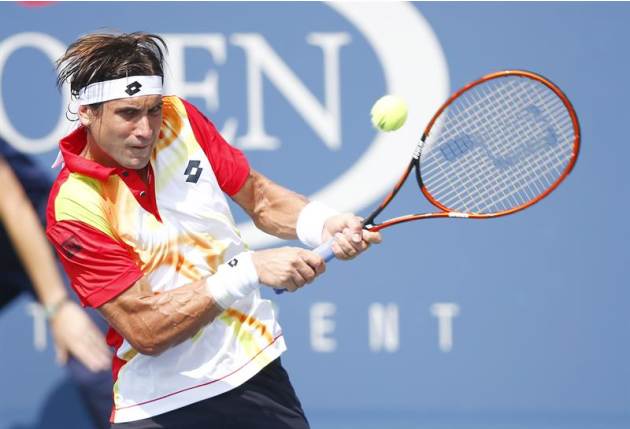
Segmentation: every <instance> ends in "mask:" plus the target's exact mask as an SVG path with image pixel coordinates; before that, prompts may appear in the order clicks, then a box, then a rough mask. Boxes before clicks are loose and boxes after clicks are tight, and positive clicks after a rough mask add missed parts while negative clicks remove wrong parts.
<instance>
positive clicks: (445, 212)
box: [363, 70, 580, 231]
mask: <svg viewBox="0 0 630 429" xmlns="http://www.w3.org/2000/svg"><path fill="white" fill-rule="evenodd" d="M506 76H516V77H519V76H520V77H525V78H529V79H533V80H536V81H538V82H540V83H542V84H543V85H545V86H547V87H548V88H549V89H550V90H552V91H553V92H554V93H555V94H556V95H557V96H558V97H559V98H560V100H562V103H563V104H564V105H565V107H566V108H567V111H568V113H569V116H570V117H571V121H572V123H573V129H574V133H575V137H574V140H573V152H572V154H571V159H570V160H569V162H568V164H567V166H566V167H565V169H564V171H563V172H562V174H561V175H560V176H559V177H558V179H556V181H555V182H553V183H552V184H551V185H550V186H549V187H548V188H547V189H546V190H545V191H544V192H543V193H541V194H540V195H538V196H537V197H536V198H533V199H532V200H530V201H527V202H526V203H524V204H521V205H519V206H516V207H513V208H511V209H509V210H505V211H500V212H496V213H461V212H455V211H452V210H451V209H449V208H448V207H446V206H444V205H442V204H441V203H440V202H439V201H437V200H436V199H435V198H434V197H433V196H432V195H431V193H430V192H429V191H428V190H427V189H426V187H425V186H424V184H423V183H422V177H421V172H420V155H421V153H418V154H417V157H416V156H414V157H413V158H412V160H411V161H410V162H409V165H408V166H407V168H406V169H405V171H404V172H403V174H402V176H400V179H399V180H398V182H396V185H395V186H394V188H393V189H392V191H391V192H390V193H389V194H388V195H387V196H386V197H385V198H384V199H383V201H382V202H381V204H380V205H379V206H378V207H377V208H376V209H375V210H374V211H373V212H372V213H371V214H370V215H369V216H368V217H367V218H366V219H365V220H364V221H363V225H364V227H365V228H366V229H368V230H370V231H380V230H381V229H383V228H388V227H390V226H393V225H397V224H400V223H405V222H410V221H413V220H419V219H432V218H445V217H460V218H469V219H488V218H494V217H499V216H505V215H509V214H512V213H516V212H518V211H521V210H523V209H526V208H527V207H529V206H531V205H533V204H536V203H537V202H539V201H540V200H542V199H543V198H545V197H546V196H547V195H549V194H550V193H551V192H552V191H553V190H554V189H556V188H557V187H558V185H559V184H560V183H561V182H562V181H563V180H564V179H565V178H566V177H567V176H568V175H569V173H570V172H571V170H572V169H573V167H574V165H575V163H576V161H577V158H578V153H579V150H580V123H579V121H578V117H577V114H576V113H575V109H574V108H573V105H572V104H571V102H570V101H569V99H568V98H567V96H566V95H565V94H564V93H563V92H562V91H561V90H560V88H558V87H557V86H556V85H554V84H553V83H552V82H551V81H549V80H548V79H546V78H544V77H542V76H540V75H538V74H536V73H532V72H529V71H524V70H504V71H500V72H495V73H490V74H487V75H485V76H483V77H481V78H480V79H478V80H476V81H474V82H471V83H469V84H468V85H466V86H464V87H463V88H461V89H460V90H459V91H457V92H455V93H454V94H453V95H451V96H450V97H449V99H448V100H446V102H444V104H442V106H441V107H440V108H439V109H438V110H437V112H436V113H435V114H434V115H433V117H432V118H431V120H430V121H429V124H428V125H427V126H426V128H425V130H424V132H423V133H422V137H421V142H420V143H419V146H421V145H422V144H423V143H424V142H425V140H426V138H427V137H428V136H429V134H430V133H431V129H432V128H433V125H434V124H435V122H436V121H437V118H439V116H440V115H441V114H442V112H443V111H444V110H445V109H446V108H448V106H450V105H451V104H452V103H453V102H454V101H455V100H456V99H457V98H458V97H459V96H460V95H462V94H463V93H465V92H466V91H469V90H470V89H471V88H474V87H475V86H477V85H480V84H482V83H484V82H487V81H489V80H492V79H497V78H501V77H506ZM414 168H415V170H416V179H417V181H418V185H419V186H420V190H421V191H422V193H423V194H424V196H425V197H426V198H427V199H428V200H429V202H430V203H431V204H433V205H434V206H435V207H437V208H439V209H440V210H442V211H441V212H435V213H416V214H410V215H406V216H399V217H395V218H392V219H390V220H387V221H385V222H383V223H380V224H376V225H373V224H372V223H373V222H374V219H375V218H376V216H378V215H379V214H380V213H381V212H382V211H383V210H384V209H385V207H387V205H388V204H389V203H390V201H391V200H392V199H393V198H394V197H395V196H396V194H397V193H398V191H399V190H400V188H401V187H402V186H403V184H404V183H405V181H406V180H407V177H408V176H409V173H411V170H412V169H414Z"/></svg>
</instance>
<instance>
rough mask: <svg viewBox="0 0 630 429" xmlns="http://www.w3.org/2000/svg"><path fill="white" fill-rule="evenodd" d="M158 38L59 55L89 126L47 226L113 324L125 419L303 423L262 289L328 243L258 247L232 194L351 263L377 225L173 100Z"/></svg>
mask: <svg viewBox="0 0 630 429" xmlns="http://www.w3.org/2000/svg"><path fill="white" fill-rule="evenodd" d="M165 49H166V46H165V44H164V41H163V40H162V39H161V38H160V37H159V36H156V35H152V34H146V33H132V34H91V35H87V36H84V37H81V38H79V39H78V40H77V41H75V42H74V43H73V44H71V45H70V46H69V48H68V50H67V51H66V53H65V55H64V56H63V57H62V58H60V60H59V62H58V64H59V76H58V83H59V84H60V85H61V84H62V83H63V82H66V81H67V82H69V84H70V88H71V92H72V95H73V96H74V97H75V98H76V99H77V101H78V104H79V107H78V120H79V122H80V126H79V127H78V128H77V129H76V130H75V131H74V132H72V133H71V134H70V135H68V136H66V137H65V138H63V139H62V140H61V142H60V149H61V153H62V155H63V160H64V163H65V166H64V168H63V169H62V171H61V172H60V174H59V176H58V178H57V180H56V182H55V184H54V186H53V189H52V191H51V195H50V200H49V206H48V227H47V234H48V237H49V238H50V240H51V241H52V243H53V244H54V246H55V248H56V250H57V252H58V253H59V256H60V258H61V260H62V262H63V264H64V267H65V270H66V272H67V273H68V275H69V277H70V278H71V282H72V286H73V288H74V290H75V291H76V293H77V295H78V296H79V298H80V300H81V302H82V303H83V304H84V305H86V306H91V307H95V308H97V309H98V310H99V311H100V313H101V314H102V315H103V316H104V317H105V319H106V320H107V321H108V322H109V324H110V327H111V328H110V331H109V333H108V337H107V338H108V343H109V344H110V345H111V346H113V347H114V348H115V356H114V359H113V376H114V381H115V384H114V391H113V397H114V409H113V412H112V415H111V421H112V422H113V426H112V427H114V428H157V427H160V428H162V427H165V428H172V427H178V428H179V427H181V428H184V427H185V428H197V427H200V428H208V427H221V428H307V427H308V422H307V420H306V418H305V416H304V412H303V410H302V407H301V405H300V402H299V400H298V399H297V397H296V395H295V393H294V391H293V388H292V386H291V383H290V381H289V378H288V376H287V374H286V372H285V371H284V369H283V368H282V366H281V364H280V359H279V357H280V355H281V354H282V353H283V352H284V351H285V349H286V346H285V342H284V339H283V336H282V330H281V328H280V326H279V325H278V323H277V320H276V316H275V314H274V311H273V308H272V306H271V303H270V302H269V301H267V300H263V299H261V297H260V293H259V288H260V286H261V285H262V286H268V287H272V288H282V289H288V290H289V291H296V290H297V289H299V288H301V287H303V286H304V285H305V284H307V283H310V282H312V281H313V280H314V279H315V278H316V277H317V276H318V275H320V274H322V273H323V272H324V269H325V264H324V261H323V260H322V258H321V257H320V256H318V255H317V254H316V253H314V252H311V251H309V250H305V249H302V248H295V247H284V248H276V249H268V250H262V251H256V252H252V251H249V250H248V249H247V245H246V244H245V243H244V242H243V240H242V238H241V237H240V235H239V232H238V230H237V229H236V227H235V225H234V221H233V218H232V215H231V213H230V210H229V208H228V204H227V201H226V198H225V195H226V194H227V195H228V196H229V197H231V198H232V199H233V200H234V201H235V202H236V203H238V204H239V205H240V206H241V207H242V208H243V209H244V210H245V211H246V212H247V214H248V215H249V216H250V217H251V218H252V219H253V221H254V222H255V224H256V225H257V226H258V227H259V228H260V229H262V230H263V231H265V232H267V233H270V234H273V235H275V236H278V237H281V238H287V239H291V238H296V237H298V238H300V240H302V242H304V243H305V244H306V245H307V246H309V247H314V246H317V245H319V244H321V243H322V242H323V241H325V240H328V239H329V238H330V237H334V238H335V244H334V246H333V250H334V253H335V256H336V257H337V258H339V259H351V258H353V257H355V256H356V255H357V254H359V253H361V252H362V251H364V250H365V249H367V247H368V246H369V244H370V243H376V242H379V241H380V235H379V234H378V233H371V232H367V231H363V230H362V228H361V219H360V218H358V217H356V216H354V215H352V214H338V213H336V212H334V211H333V210H332V209H330V208H328V207H326V206H324V205H323V204H321V203H318V202H309V201H307V199H306V198H304V197H302V196H300V195H298V194H296V193H293V192H291V191H289V190H287V189H285V188H283V187H281V186H279V185H277V184H275V183H273V182H272V181H270V180H269V179H267V178H266V177H265V176H263V175H262V174H260V173H258V172H257V171H255V170H253V169H251V168H250V166H249V165H248V162H247V160H246V159H245V157H244V155H243V153H242V152H240V151H239V150H237V149H235V148H233V147H231V146H230V145H229V144H227V143H226V142H225V141H224V140H223V138H222V137H221V135H220V134H219V133H218V132H217V130H216V129H215V127H214V126H213V124H212V123H211V122H210V121H209V120H208V119H206V118H205V117H204V116H203V115H202V114H201V113H200V112H199V111H198V110H197V109H196V108H195V107H194V106H193V105H191V104H190V103H188V102H187V101H186V100H183V99H181V98H178V97H176V96H166V95H164V94H163V87H162V80H163V68H162V67H163V54H164V52H165Z"/></svg>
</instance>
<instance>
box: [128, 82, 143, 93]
mask: <svg viewBox="0 0 630 429" xmlns="http://www.w3.org/2000/svg"><path fill="white" fill-rule="evenodd" d="M140 88H142V85H141V84H140V82H138V81H135V82H134V83H130V84H129V85H127V89H126V90H125V92H126V93H127V94H129V95H130V96H131V95H136V94H137V93H139V92H140Z"/></svg>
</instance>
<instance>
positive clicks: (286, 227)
mask: <svg viewBox="0 0 630 429" xmlns="http://www.w3.org/2000/svg"><path fill="white" fill-rule="evenodd" d="M234 200H235V201H236V202H237V203H238V204H239V205H240V206H241V207H243V209H244V210H245V211H246V212H247V213H248V214H249V216H250V217H251V218H252V220H253V221H254V223H255V224H256V226H257V227H258V228H260V229H261V230H263V231H265V232H266V233H268V234H271V235H274V236H276V237H280V238H284V239H294V238H296V232H295V228H296V224H297V219H298V216H299V214H300V211H301V210H302V209H303V208H304V206H305V205H306V204H307V203H308V200H307V199H306V198H305V197H303V196H301V195H299V194H297V193H295V192H292V191H289V190H288V189H286V188H283V187H282V186H280V185H277V184H276V183H273V182H272V181H271V180H269V179H267V178H266V177H265V176H263V175H262V174H260V173H258V172H256V171H254V170H252V171H250V177H249V179H248V180H247V183H246V184H245V186H244V187H243V189H242V190H241V191H239V193H238V194H237V195H236V196H234Z"/></svg>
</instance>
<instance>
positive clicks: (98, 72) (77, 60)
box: [57, 32, 167, 104]
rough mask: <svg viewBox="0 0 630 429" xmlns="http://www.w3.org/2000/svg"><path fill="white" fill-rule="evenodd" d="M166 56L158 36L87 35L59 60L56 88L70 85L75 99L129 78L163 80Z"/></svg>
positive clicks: (164, 44)
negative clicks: (88, 89)
mask: <svg viewBox="0 0 630 429" xmlns="http://www.w3.org/2000/svg"><path fill="white" fill-rule="evenodd" d="M165 52H167V47H166V43H165V42H164V39H162V38H161V37H160V36H158V35H155V34H150V33H141V32H136V33H123V34H108V33H94V34H87V35H85V36H81V37H80V38H79V39H77V40H76V41H75V42H74V43H72V44H71V45H70V46H69V47H68V49H67V50H66V52H65V54H64V55H63V56H62V57H61V58H59V59H58V60H57V71H58V75H57V87H58V88H60V89H61V87H62V86H63V83H64V82H66V81H68V83H69V84H70V93H71V94H72V95H73V96H75V97H76V96H78V95H79V90H81V89H82V88H84V87H86V86H88V85H90V84H92V83H95V82H102V81H105V80H111V79H119V78H122V77H126V76H162V77H164V71H163V63H164V53H165ZM99 104H100V103H99Z"/></svg>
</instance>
